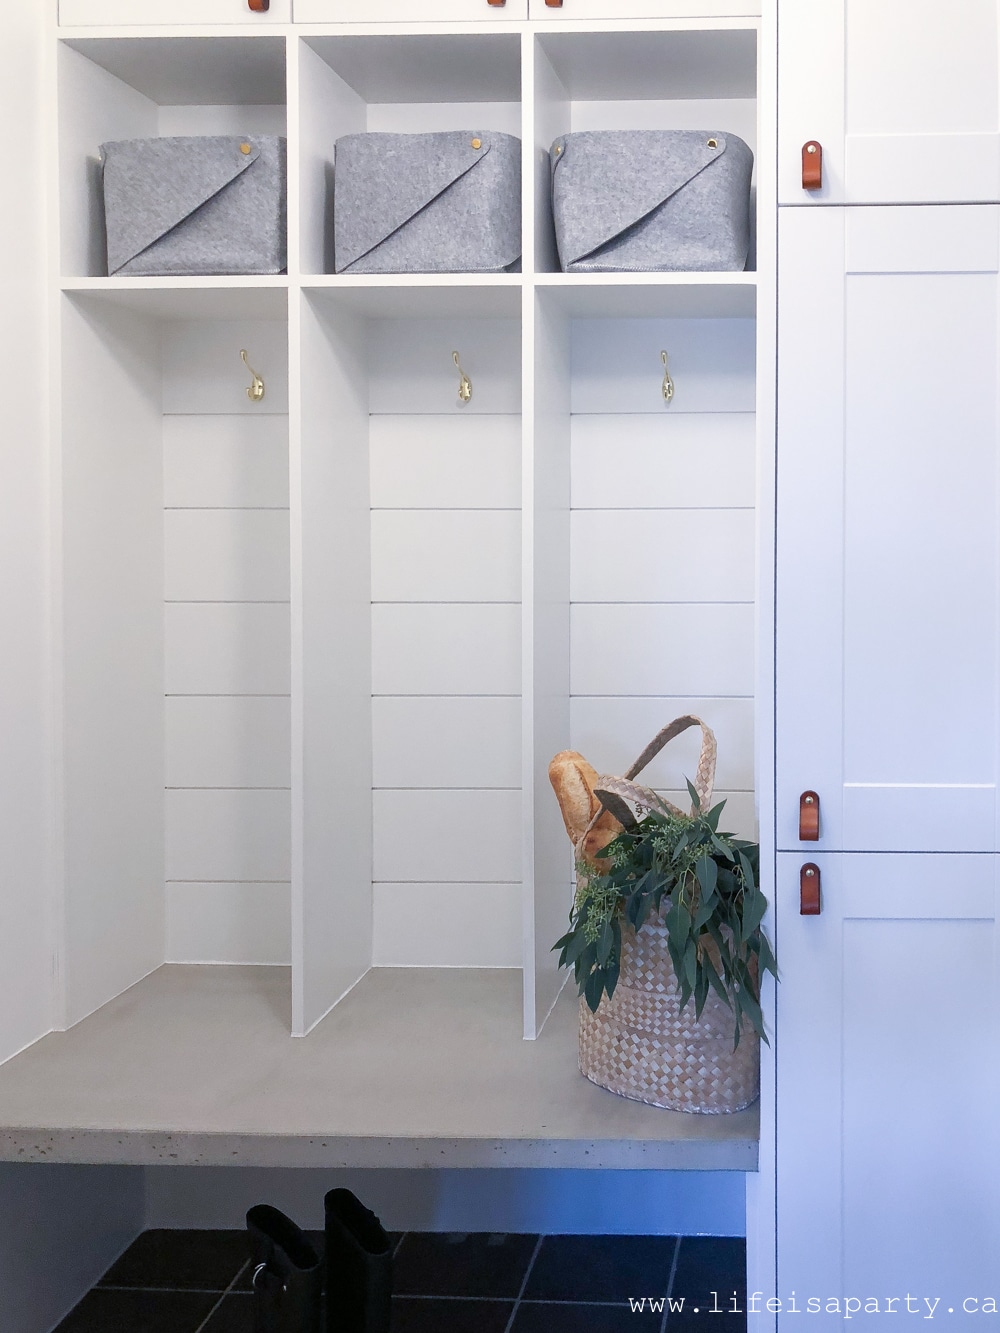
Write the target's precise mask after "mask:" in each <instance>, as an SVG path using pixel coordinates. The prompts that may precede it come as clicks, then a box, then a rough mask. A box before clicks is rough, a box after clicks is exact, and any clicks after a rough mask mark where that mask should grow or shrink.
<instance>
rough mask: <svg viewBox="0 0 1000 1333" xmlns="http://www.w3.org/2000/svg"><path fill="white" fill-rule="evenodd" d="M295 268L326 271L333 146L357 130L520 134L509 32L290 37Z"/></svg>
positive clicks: (514, 39)
mask: <svg viewBox="0 0 1000 1333" xmlns="http://www.w3.org/2000/svg"><path fill="white" fill-rule="evenodd" d="M298 62H299V64H298V80H299V96H300V99H301V100H300V121H301V124H300V143H299V154H300V158H299V161H300V172H301V198H302V212H301V223H300V226H301V253H302V272H303V273H305V274H322V273H332V272H333V267H334V265H333V160H334V145H335V143H336V141H337V139H338V138H339V137H340V136H341V135H344V134H359V133H362V132H364V131H382V132H392V133H399V132H406V133H410V132H413V133H416V132H436V131H442V130H475V129H483V130H496V131H502V132H503V133H505V134H513V135H516V136H517V137H519V138H520V137H521V133H522V131H521V39H520V36H519V35H518V34H517V33H509V32H508V33H494V32H483V33H469V32H465V33H440V34H436V33H411V34H406V35H403V34H390V33H385V34H374V35H373V34H357V35H353V34H346V35H337V36H333V35H326V36H315V37H306V38H303V39H302V40H301V41H300V42H299V43H298Z"/></svg>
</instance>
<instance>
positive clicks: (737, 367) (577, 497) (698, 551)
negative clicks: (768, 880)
mask: <svg viewBox="0 0 1000 1333" xmlns="http://www.w3.org/2000/svg"><path fill="white" fill-rule="evenodd" d="M661 350H666V351H667V352H668V353H669V358H670V369H671V374H672V376H673V378H674V381H675V385H676V392H675V397H674V400H673V402H672V403H671V404H670V405H669V406H667V405H665V404H664V402H663V400H662V395H661V392H660V384H661V380H662V374H663V368H662V365H661V363H660V351H661ZM753 367H754V341H753V325H752V322H751V321H749V320H614V321H611V320H586V321H578V322H577V324H576V325H575V326H574V333H573V402H572V407H573V419H572V462H571V474H572V475H571V504H572V515H571V548H572V559H571V603H572V604H571V613H570V614H571V692H572V699H571V732H572V744H573V747H574V748H575V749H578V750H579V751H580V752H581V753H582V754H584V755H586V757H587V758H588V759H589V760H590V762H591V763H592V764H593V765H594V766H595V768H597V769H598V771H599V772H602V773H609V772H610V773H622V772H624V770H625V769H626V768H627V767H628V765H629V764H631V763H632V761H633V760H634V759H635V758H636V756H637V755H638V754H639V753H640V752H641V751H642V750H643V748H644V747H645V745H646V744H647V743H648V742H649V740H651V739H652V737H653V736H654V735H655V734H656V732H657V731H658V730H659V729H660V728H661V727H662V726H664V725H665V724H666V723H667V722H669V721H671V719H672V718H674V717H676V716H678V715H679V714H682V713H694V714H696V715H697V716H699V717H702V718H704V720H705V721H706V722H707V723H708V724H709V726H711V727H712V729H713V730H714V731H715V733H716V736H717V738H718V742H719V766H718V772H717V775H716V791H717V795H718V798H719V799H722V798H723V797H725V798H726V801H727V805H726V813H725V815H724V818H723V824H724V826H725V827H728V828H730V829H732V830H733V831H734V832H737V833H740V834H743V835H744V836H752V835H754V834H755V830H756V819H755V813H754V798H753V756H754V738H753V697H752V696H753V682H754V639H753V624H754V618H753V598H754V577H755V568H754V512H753V505H754V458H755V453H754V450H755V443H754V415H753V406H754V398H753V391H754V390H753ZM698 745H699V736H698V733H697V732H696V731H691V732H688V733H685V735H684V736H682V737H680V738H678V739H677V740H675V741H674V742H672V743H671V745H670V746H669V747H668V749H667V750H665V751H664V752H663V753H662V754H661V755H660V756H659V757H658V758H657V759H656V760H654V762H653V763H652V764H651V765H650V766H649V768H648V769H647V770H646V771H645V772H644V774H643V776H642V778H641V781H643V782H644V783H646V784H648V785H650V786H653V787H655V788H656V789H657V790H659V791H662V792H664V793H665V794H666V795H668V796H669V798H670V799H671V800H673V801H674V802H675V803H676V804H678V805H680V806H681V807H682V808H683V809H687V807H688V805H689V803H690V802H689V798H688V796H687V792H686V789H685V785H684V779H685V778H687V777H692V776H693V775H694V772H695V768H696V766H697V760H698Z"/></svg>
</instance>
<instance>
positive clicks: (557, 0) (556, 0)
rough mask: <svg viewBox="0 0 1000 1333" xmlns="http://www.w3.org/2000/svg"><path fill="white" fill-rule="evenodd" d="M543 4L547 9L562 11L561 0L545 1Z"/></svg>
mask: <svg viewBox="0 0 1000 1333" xmlns="http://www.w3.org/2000/svg"><path fill="white" fill-rule="evenodd" d="M545 3H546V5H548V7H549V9H562V6H563V0H545Z"/></svg>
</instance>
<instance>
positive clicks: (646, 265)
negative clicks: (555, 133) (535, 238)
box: [551, 130, 753, 273]
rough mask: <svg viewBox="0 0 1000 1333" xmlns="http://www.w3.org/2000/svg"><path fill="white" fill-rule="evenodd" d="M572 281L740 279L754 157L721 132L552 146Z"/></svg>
mask: <svg viewBox="0 0 1000 1333" xmlns="http://www.w3.org/2000/svg"><path fill="white" fill-rule="evenodd" d="M551 159H552V213H553V218H554V221H555V228H556V241H557V244H558V247H559V262H560V264H561V265H562V269H563V271H564V272H566V273H620V272H626V273H629V272H631V273H649V272H661V271H674V272H698V271H713V270H715V271H719V270H726V271H733V272H738V271H741V270H742V269H743V268H744V267H745V266H746V261H747V253H748V251H749V248H750V176H751V173H752V172H753V153H751V151H750V149H749V148H748V147H747V145H746V144H745V143H744V142H743V140H742V139H738V138H737V137H736V135H735V134H720V133H718V132H716V131H714V130H705V131H701V130H621V131H619V130H607V131H605V130H584V131H581V132H580V133H578V134H566V135H564V136H563V137H562V138H561V139H557V140H556V142H555V143H554V144H553V145H552V152H551Z"/></svg>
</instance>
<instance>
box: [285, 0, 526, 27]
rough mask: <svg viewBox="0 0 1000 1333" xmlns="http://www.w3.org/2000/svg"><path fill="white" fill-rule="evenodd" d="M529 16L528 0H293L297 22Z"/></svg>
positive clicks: (439, 20)
mask: <svg viewBox="0 0 1000 1333" xmlns="http://www.w3.org/2000/svg"><path fill="white" fill-rule="evenodd" d="M527 17H528V0H503V3H502V4H496V3H493V2H492V0H294V18H295V21H296V23H462V22H466V21H477V22H478V21H480V20H482V21H484V22H487V23H488V22H490V21H492V22H503V21H506V20H510V19H526V18H527Z"/></svg>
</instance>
